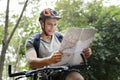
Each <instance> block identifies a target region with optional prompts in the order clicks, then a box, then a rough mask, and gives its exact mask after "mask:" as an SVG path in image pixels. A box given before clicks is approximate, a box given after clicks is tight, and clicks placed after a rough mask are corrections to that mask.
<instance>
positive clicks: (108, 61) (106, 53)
mask: <svg viewBox="0 0 120 80" xmlns="http://www.w3.org/2000/svg"><path fill="white" fill-rule="evenodd" d="M78 4H79V5H78ZM56 9H57V10H59V12H60V13H61V16H62V19H61V20H60V22H59V27H60V29H63V30H64V29H66V28H67V27H73V26H76V27H87V26H88V27H89V26H94V27H95V28H97V29H98V32H97V34H96V37H95V39H94V42H93V44H92V51H93V55H92V56H91V58H89V59H88V62H89V64H90V65H91V68H90V70H89V71H88V72H87V74H85V76H86V79H87V80H98V79H99V80H120V77H119V75H120V49H119V48H120V32H119V31H120V23H119V22H120V13H119V12H120V7H119V6H109V7H105V6H103V0H101V1H97V0H94V1H93V2H89V3H87V4H85V3H84V2H82V0H70V1H68V0H59V1H58V2H57V6H56ZM61 27H62V28H61Z"/></svg>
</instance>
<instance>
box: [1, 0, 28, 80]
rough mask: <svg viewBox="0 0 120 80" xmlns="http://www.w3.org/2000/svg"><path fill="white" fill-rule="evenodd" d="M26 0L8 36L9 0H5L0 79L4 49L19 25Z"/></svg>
mask: <svg viewBox="0 0 120 80" xmlns="http://www.w3.org/2000/svg"><path fill="white" fill-rule="evenodd" d="M27 3H28V0H26V2H25V4H24V7H23V10H22V12H21V14H20V17H19V18H18V21H17V23H16V24H15V26H14V28H13V30H12V32H11V34H10V36H9V37H8V18H9V0H8V1H7V9H6V18H5V28H4V39H3V43H2V51H1V56H0V80H2V73H3V67H4V61H5V55H6V50H7V48H8V45H9V42H10V40H11V38H12V37H13V35H14V32H15V31H16V28H17V27H18V25H19V22H20V20H21V18H22V15H23V12H24V11H25V9H26V7H27Z"/></svg>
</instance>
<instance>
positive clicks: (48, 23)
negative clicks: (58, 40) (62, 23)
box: [41, 19, 57, 35]
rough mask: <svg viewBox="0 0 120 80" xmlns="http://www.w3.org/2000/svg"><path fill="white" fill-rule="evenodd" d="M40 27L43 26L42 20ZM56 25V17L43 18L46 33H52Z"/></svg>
mask: <svg viewBox="0 0 120 80" xmlns="http://www.w3.org/2000/svg"><path fill="white" fill-rule="evenodd" d="M41 25H42V27H43V26H44V22H42V24H41ZM56 26H57V19H46V20H45V31H46V33H47V34H48V35H53V34H54V32H55V30H56Z"/></svg>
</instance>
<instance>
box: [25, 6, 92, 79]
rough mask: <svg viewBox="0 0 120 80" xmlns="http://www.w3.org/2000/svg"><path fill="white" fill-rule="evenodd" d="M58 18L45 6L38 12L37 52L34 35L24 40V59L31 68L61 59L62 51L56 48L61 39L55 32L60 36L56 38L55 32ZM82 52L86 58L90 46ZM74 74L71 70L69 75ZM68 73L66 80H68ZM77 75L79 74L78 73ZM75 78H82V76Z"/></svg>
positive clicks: (56, 14) (89, 52) (88, 54)
mask: <svg viewBox="0 0 120 80" xmlns="http://www.w3.org/2000/svg"><path fill="white" fill-rule="evenodd" d="M60 18H61V17H60V16H59V14H58V13H57V12H56V11H55V10H53V9H50V8H46V9H44V10H43V11H42V12H41V13H40V17H39V23H40V25H41V29H42V32H41V33H39V36H40V39H39V40H40V43H39V49H38V51H39V52H38V51H36V48H35V46H34V41H35V39H34V38H35V35H34V36H32V37H30V38H28V39H27V41H26V59H27V61H28V65H29V66H30V67H31V68H32V69H37V68H42V67H44V66H48V65H50V64H55V63H57V62H59V61H61V58H62V55H63V53H62V52H61V51H59V50H58V49H59V48H60V42H61V40H60V39H62V35H61V34H58V33H57V35H58V36H60V37H59V38H58V37H57V36H56V32H55V31H56V28H57V21H58V20H59V19H60ZM83 54H84V55H85V57H87V58H88V57H90V55H91V48H87V49H85V50H84V51H83ZM74 74H76V73H74V72H73V73H70V74H69V75H72V76H73V78H74ZM69 75H68V77H67V79H66V80H70V79H69ZM77 75H78V74H77ZM78 76H81V75H80V74H79V75H78ZM79 78H80V77H79ZM73 80H75V79H73ZM77 80H83V77H81V79H77Z"/></svg>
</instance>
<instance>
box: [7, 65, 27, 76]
mask: <svg viewBox="0 0 120 80" xmlns="http://www.w3.org/2000/svg"><path fill="white" fill-rule="evenodd" d="M11 69H12V68H11V65H9V66H8V74H9V77H15V76H19V75H25V73H26V71H23V72H18V73H12V71H11Z"/></svg>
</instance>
